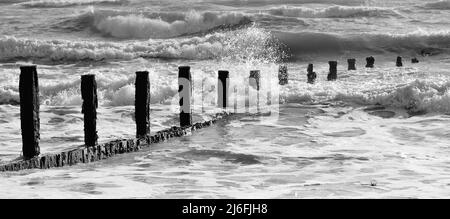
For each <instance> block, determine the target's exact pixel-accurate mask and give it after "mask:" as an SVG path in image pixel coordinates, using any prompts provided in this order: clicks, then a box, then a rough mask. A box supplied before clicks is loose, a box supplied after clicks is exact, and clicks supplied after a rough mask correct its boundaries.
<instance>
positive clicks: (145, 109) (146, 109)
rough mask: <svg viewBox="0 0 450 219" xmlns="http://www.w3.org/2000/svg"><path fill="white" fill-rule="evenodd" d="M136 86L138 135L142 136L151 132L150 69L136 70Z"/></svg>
mask: <svg viewBox="0 0 450 219" xmlns="http://www.w3.org/2000/svg"><path fill="white" fill-rule="evenodd" d="M135 86H136V92H135V99H134V101H135V102H134V106H135V120H136V137H137V138H141V137H145V136H147V135H148V134H150V79H149V73H148V71H138V72H136V83H135Z"/></svg>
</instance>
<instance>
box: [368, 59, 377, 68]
mask: <svg viewBox="0 0 450 219" xmlns="http://www.w3.org/2000/svg"><path fill="white" fill-rule="evenodd" d="M366 63H367V64H366V68H373V67H374V65H375V58H374V57H373V56H370V57H367V58H366Z"/></svg>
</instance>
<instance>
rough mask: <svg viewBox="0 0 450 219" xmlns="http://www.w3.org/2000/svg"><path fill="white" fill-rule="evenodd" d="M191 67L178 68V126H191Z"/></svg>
mask: <svg viewBox="0 0 450 219" xmlns="http://www.w3.org/2000/svg"><path fill="white" fill-rule="evenodd" d="M190 70H191V67H189V66H180V67H178V95H179V96H180V126H181V127H185V126H191V125H192V114H191V95H192V84H191V81H192V78H191V71H190Z"/></svg>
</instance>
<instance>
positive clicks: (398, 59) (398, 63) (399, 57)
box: [395, 56, 403, 67]
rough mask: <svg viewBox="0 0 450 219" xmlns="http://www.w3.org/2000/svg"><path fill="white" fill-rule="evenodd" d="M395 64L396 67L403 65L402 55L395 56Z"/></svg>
mask: <svg viewBox="0 0 450 219" xmlns="http://www.w3.org/2000/svg"><path fill="white" fill-rule="evenodd" d="M395 65H396V66H397V67H402V66H403V63H402V57H401V56H397V62H396V63H395Z"/></svg>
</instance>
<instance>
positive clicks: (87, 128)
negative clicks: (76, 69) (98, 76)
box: [81, 74, 98, 146]
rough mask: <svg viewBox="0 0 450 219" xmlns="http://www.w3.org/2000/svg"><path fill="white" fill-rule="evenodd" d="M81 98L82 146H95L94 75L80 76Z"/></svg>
mask: <svg viewBox="0 0 450 219" xmlns="http://www.w3.org/2000/svg"><path fill="white" fill-rule="evenodd" d="M81 97H82V98H83V107H82V113H83V114H84V144H85V145H86V146H95V145H97V139H98V135H97V107H98V100H97V83H96V82H95V75H93V74H88V75H82V76H81Z"/></svg>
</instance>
